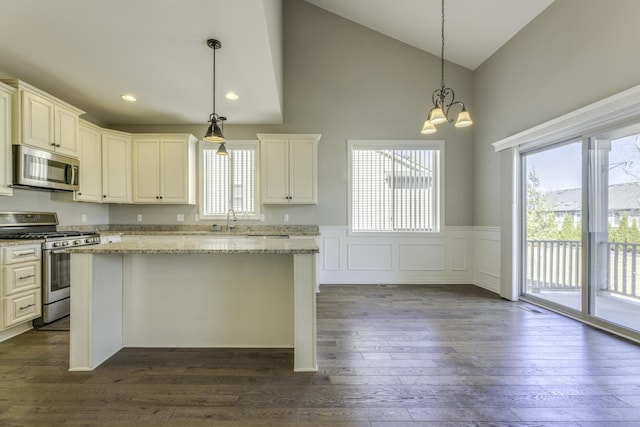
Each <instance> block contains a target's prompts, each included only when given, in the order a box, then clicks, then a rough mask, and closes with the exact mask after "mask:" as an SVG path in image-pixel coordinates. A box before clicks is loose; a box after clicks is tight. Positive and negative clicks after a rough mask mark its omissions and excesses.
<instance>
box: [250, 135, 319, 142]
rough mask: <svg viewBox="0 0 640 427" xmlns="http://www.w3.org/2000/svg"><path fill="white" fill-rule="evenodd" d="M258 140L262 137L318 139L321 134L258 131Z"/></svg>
mask: <svg viewBox="0 0 640 427" xmlns="http://www.w3.org/2000/svg"><path fill="white" fill-rule="evenodd" d="M256 136H257V137H258V139H259V140H261V141H262V140H263V139H313V140H315V141H316V142H318V141H320V138H321V137H322V134H319V133H258V134H256Z"/></svg>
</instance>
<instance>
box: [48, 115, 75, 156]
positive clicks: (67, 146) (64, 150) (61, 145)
mask: <svg viewBox="0 0 640 427" xmlns="http://www.w3.org/2000/svg"><path fill="white" fill-rule="evenodd" d="M54 113H55V122H54V123H55V126H54V129H55V138H54V141H55V144H56V145H55V149H56V151H57V152H58V153H60V154H62V155H65V156H70V157H78V145H79V144H78V115H77V114H76V113H74V112H73V111H71V110H68V109H66V108H64V107H60V106H56V107H55V109H54Z"/></svg>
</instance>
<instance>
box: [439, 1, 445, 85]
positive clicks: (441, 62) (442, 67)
mask: <svg viewBox="0 0 640 427" xmlns="http://www.w3.org/2000/svg"><path fill="white" fill-rule="evenodd" d="M441 24H442V25H441V26H440V28H441V31H442V34H441V35H442V46H441V50H440V65H441V69H440V71H441V74H440V86H441V87H442V88H443V89H444V0H442V22H441Z"/></svg>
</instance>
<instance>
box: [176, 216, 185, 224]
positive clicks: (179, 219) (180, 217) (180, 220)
mask: <svg viewBox="0 0 640 427" xmlns="http://www.w3.org/2000/svg"><path fill="white" fill-rule="evenodd" d="M176 220H177V221H178V222H184V215H183V214H178V216H177V217H176Z"/></svg>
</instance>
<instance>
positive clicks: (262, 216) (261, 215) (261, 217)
mask: <svg viewBox="0 0 640 427" xmlns="http://www.w3.org/2000/svg"><path fill="white" fill-rule="evenodd" d="M260 222H264V214H260Z"/></svg>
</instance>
